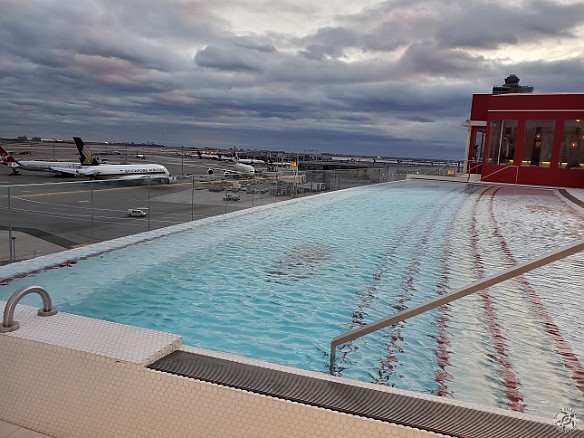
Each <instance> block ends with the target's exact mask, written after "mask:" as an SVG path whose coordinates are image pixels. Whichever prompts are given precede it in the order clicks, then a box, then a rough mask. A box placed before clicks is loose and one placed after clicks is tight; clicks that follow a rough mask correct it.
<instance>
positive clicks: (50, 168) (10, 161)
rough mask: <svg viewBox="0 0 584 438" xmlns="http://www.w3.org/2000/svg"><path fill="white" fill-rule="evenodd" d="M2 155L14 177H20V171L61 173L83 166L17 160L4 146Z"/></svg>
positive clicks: (1, 148)
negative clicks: (63, 170)
mask: <svg viewBox="0 0 584 438" xmlns="http://www.w3.org/2000/svg"><path fill="white" fill-rule="evenodd" d="M0 153H1V154H2V162H3V163H4V164H5V165H6V166H8V167H10V168H11V169H12V174H13V175H20V173H19V170H31V171H35V172H53V173H59V171H58V169H63V168H66V169H79V168H80V167H81V165H82V164H81V163H79V162H77V161H75V162H70V161H42V160H17V159H16V158H14V157H13V156H12V154H10V153H9V152H7V151H6V150H5V149H4V148H3V147H2V146H0Z"/></svg>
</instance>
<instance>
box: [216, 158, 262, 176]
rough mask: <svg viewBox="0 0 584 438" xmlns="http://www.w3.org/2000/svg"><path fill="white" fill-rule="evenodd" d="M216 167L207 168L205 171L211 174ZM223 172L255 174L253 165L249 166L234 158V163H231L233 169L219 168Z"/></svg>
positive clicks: (227, 173) (226, 173) (229, 173)
mask: <svg viewBox="0 0 584 438" xmlns="http://www.w3.org/2000/svg"><path fill="white" fill-rule="evenodd" d="M216 170H217V169H212V168H210V167H209V168H208V169H207V173H208V174H209V175H213V173H214V172H215V171H216ZM219 170H220V171H222V172H223V174H224V175H255V173H256V170H255V167H253V166H250V165H249V164H243V163H241V162H239V161H238V160H237V158H236V161H235V164H234V165H233V169H219Z"/></svg>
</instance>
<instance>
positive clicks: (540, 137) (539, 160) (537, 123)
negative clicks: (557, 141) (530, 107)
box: [521, 120, 555, 167]
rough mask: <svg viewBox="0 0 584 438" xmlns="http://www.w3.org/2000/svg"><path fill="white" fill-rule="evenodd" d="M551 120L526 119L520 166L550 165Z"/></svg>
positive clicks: (552, 137) (552, 128)
mask: <svg viewBox="0 0 584 438" xmlns="http://www.w3.org/2000/svg"><path fill="white" fill-rule="evenodd" d="M554 124H555V122H554V121H553V120H528V121H527V122H526V123H525V142H524V143H523V152H522V153H521V165H522V166H538V167H550V160H551V159H552V145H553V144H554Z"/></svg>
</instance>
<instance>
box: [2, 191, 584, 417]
mask: <svg viewBox="0 0 584 438" xmlns="http://www.w3.org/2000/svg"><path fill="white" fill-rule="evenodd" d="M583 230H584V218H583V217H582V216H581V215H580V214H578V212H576V211H575V210H573V209H571V208H570V207H569V206H568V205H567V203H566V202H564V201H563V200H562V199H560V197H559V196H558V195H557V194H555V193H554V192H553V191H549V190H542V189H517V188H516V189H513V188H497V187H489V186H466V185H462V184H455V183H446V184H445V183H428V182H419V181H407V182H401V183H391V184H380V185H376V186H368V187H363V188H357V189H350V190H345V191H340V192H335V193H330V194H325V195H319V196H314V197H309V198H304V199H301V200H298V201H297V202H289V203H282V204H276V205H274V206H272V207H270V208H260V209H255V210H249V211H247V212H245V213H244V214H238V215H228V216H225V217H218V218H215V219H214V220H213V221H205V222H204V223H197V222H194V223H192V227H191V228H190V229H188V230H186V231H183V232H180V233H176V234H172V235H169V236H166V237H160V238H157V239H153V240H150V241H147V242H144V243H140V244H136V245H131V246H128V247H125V248H122V249H119V250H115V251H111V252H107V253H105V254H101V255H98V256H95V257H90V258H88V259H86V260H79V261H78V262H77V263H75V264H74V265H72V266H70V267H63V268H60V269H51V270H45V271H43V272H40V273H38V274H35V275H31V276H28V277H25V278H21V279H14V280H12V281H10V282H8V284H7V285H5V286H0V299H3V300H6V299H8V297H9V296H10V295H11V294H12V293H13V292H14V291H15V290H16V289H18V288H19V287H22V286H26V285H30V284H38V285H41V286H43V287H44V288H45V289H47V290H48V291H49V292H50V294H51V297H52V298H53V301H54V302H55V303H56V304H57V305H58V307H59V308H60V310H62V311H65V312H70V313H76V314H79V315H84V316H89V317H95V318H100V319H106V320H110V321H116V322H120V323H124V324H131V325H136V326H142V327H147V328H152V329H156V330H163V331H168V332H172V333H177V334H180V335H182V336H183V337H184V343H185V344H187V345H192V346H201V347H205V348H209V349H213V350H219V351H225V352H231V353H236V354H240V355H244V356H248V357H253V358H259V359H263V360H267V361H270V362H273V363H278V364H284V365H289V366H294V367H298V368H303V369H309V370H314V371H321V372H328V362H329V345H330V341H331V339H332V338H333V337H335V336H337V335H339V334H340V333H342V332H344V331H346V330H349V329H351V328H353V327H356V326H358V325H361V324H366V323H369V322H372V321H374V320H376V319H379V318H382V317H384V316H387V315H388V314H390V313H394V312H396V311H398V310H400V309H403V308H407V307H411V306H412V305H415V304H418V303H420V302H422V301H425V300H428V299H431V298H434V297H436V296H437V295H438V294H440V293H445V292H449V291H452V290H455V289H457V288H460V287H462V286H464V285H466V284H468V283H471V282H473V281H476V280H478V279H480V278H482V277H484V276H487V275H492V274H494V273H496V272H499V271H500V270H502V269H504V268H505V267H509V266H512V265H513V264H515V263H517V262H521V261H526V260H529V259H531V258H534V257H537V256H539V255H541V253H543V252H548V251H551V250H553V249H556V248H557V247H559V246H562V245H565V244H568V243H571V242H573V241H575V240H578V239H582V238H584V231H583ZM583 267H584V256H582V254H580V255H577V256H573V257H570V258H567V259H565V260H563V261H560V262H556V263H554V264H553V265H550V266H549V267H546V268H541V269H540V270H538V271H534V273H531V274H529V275H526V276H524V277H523V278H521V279H518V280H510V281H507V282H505V283H502V284H501V285H499V286H496V287H493V288H491V289H489V290H488V291H486V292H485V293H482V294H477V295H474V296H470V297H467V298H464V299H462V300H461V301H459V302H456V303H453V304H451V305H448V306H445V307H443V308H441V309H436V310H435V311H432V312H428V313H426V314H423V315H420V316H418V317H416V318H414V319H412V320H410V321H408V322H406V323H402V324H399V325H397V326H395V327H393V328H390V329H386V330H383V331H380V332H377V333H374V334H371V335H368V336H366V337H364V338H361V339H359V340H357V341H354V342H352V343H349V344H347V345H345V346H343V347H342V348H340V349H339V351H338V352H337V363H336V371H337V374H339V375H342V376H344V377H349V378H353V379H357V380H362V381H367V382H375V383H380V384H386V385H391V386H395V387H398V388H401V389H408V390H413V391H418V392H423V393H430V394H438V395H442V396H446V397H454V398H457V399H461V400H468V401H474V402H479V403H483V404H489V405H494V406H499V407H503V408H507V409H513V410H517V411H523V412H527V413H534V414H537V415H544V416H550V415H551V416H553V415H554V414H555V413H556V412H557V411H558V410H559V409H560V408H562V407H572V408H573V409H575V410H579V409H581V400H582V399H583V397H584V395H583V394H584V382H583V380H582V379H584V377H583V376H579V377H578V372H577V371H578V366H579V364H580V363H583V361H584V348H583V347H582V342H581V339H582V335H583V334H584V323H583V322H582V320H581V318H579V317H578V314H579V313H578V309H579V307H580V306H581V303H582V298H583V295H584V294H583V291H582V290H583V286H584V273H583V272H584V269H582V268H583ZM1 273H2V270H1V268H0V274H1ZM550 321H551V324H552V326H553V327H555V329H554V328H553V327H552V329H550ZM556 329H557V330H556ZM554 330H556V331H557V332H558V333H555V332H554ZM558 336H559V338H558ZM558 339H561V341H559V340H558ZM566 345H567V346H568V348H569V349H570V353H571V354H572V356H570V357H571V358H572V359H570V361H566V354H565V351H562V349H565V348H566ZM560 353H562V354H560ZM573 358H575V360H576V365H574V363H573V362H574V360H573Z"/></svg>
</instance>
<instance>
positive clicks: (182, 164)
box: [180, 145, 185, 175]
mask: <svg viewBox="0 0 584 438" xmlns="http://www.w3.org/2000/svg"><path fill="white" fill-rule="evenodd" d="M180 174H181V175H184V174H185V146H184V145H182V146H181V147H180Z"/></svg>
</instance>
